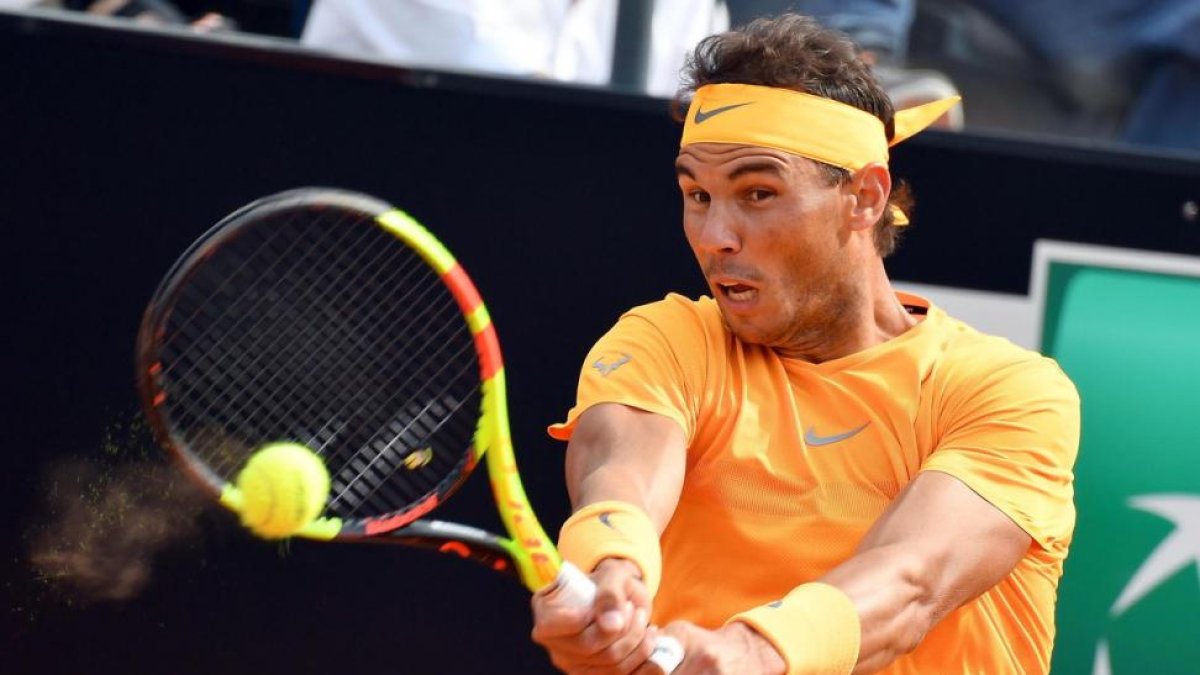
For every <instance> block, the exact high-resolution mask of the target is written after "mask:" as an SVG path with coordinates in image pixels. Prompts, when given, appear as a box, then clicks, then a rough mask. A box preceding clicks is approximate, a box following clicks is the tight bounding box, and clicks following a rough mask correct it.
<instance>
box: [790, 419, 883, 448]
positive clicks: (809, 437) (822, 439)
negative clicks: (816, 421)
mask: <svg viewBox="0 0 1200 675" xmlns="http://www.w3.org/2000/svg"><path fill="white" fill-rule="evenodd" d="M869 424H870V422H863V424H862V426H860V427H858V428H857V429H851V430H850V431H844V432H842V433H840V434H834V435H832V436H818V435H817V428H816V427H809V428H808V431H806V432H804V442H805V443H806V444H808V445H814V446H822V445H832V444H833V443H837V442H838V441H844V440H846V439H847V438H850V437H851V436H853V435H855V434H857V433H858V432H860V431H862V430H863V429H866V428H867V425H869Z"/></svg>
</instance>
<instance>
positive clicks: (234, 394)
mask: <svg viewBox="0 0 1200 675" xmlns="http://www.w3.org/2000/svg"><path fill="white" fill-rule="evenodd" d="M136 362H137V384H138V389H139V393H140V396H141V398H142V402H143V407H144V409H145V411H146V414H147V418H148V420H149V423H150V425H151V426H152V428H153V429H154V431H155V433H156V436H157V437H158V440H159V441H160V443H161V444H162V445H163V446H164V447H165V448H166V449H167V450H168V451H169V452H170V454H171V455H172V456H173V457H174V458H175V459H176V460H177V461H178V462H179V463H180V464H182V465H183V467H184V468H185V469H186V470H187V471H188V473H189V474H191V475H192V477H193V478H195V479H196V480H197V482H198V483H199V484H200V485H201V486H203V487H204V488H206V489H207V490H208V491H209V492H210V493H212V494H213V496H215V497H217V498H218V499H220V500H221V501H222V503H224V504H226V505H227V506H230V507H231V508H232V507H233V506H234V505H235V504H236V501H237V500H236V497H235V495H236V488H235V487H234V485H233V484H234V481H235V480H236V475H237V472H238V471H239V470H240V469H241V467H242V465H243V464H244V463H245V460H246V459H247V458H248V457H249V456H250V455H251V454H252V453H253V452H254V451H256V450H257V449H258V448H260V447H262V446H263V445H266V444H268V443H272V442H277V441H294V442H298V443H302V444H304V445H306V446H308V447H310V448H312V449H313V450H314V451H315V452H316V453H317V454H318V455H319V456H320V457H321V458H322V459H323V460H324V462H325V464H326V466H327V468H328V470H329V473H330V476H331V478H332V491H331V497H330V500H329V502H328V504H327V505H326V509H325V513H324V514H323V516H322V517H321V518H319V519H318V520H317V521H316V522H315V523H313V524H312V525H310V526H309V527H307V528H305V530H304V531H302V532H301V533H300V534H301V535H302V536H308V537H313V538H319V539H334V538H356V537H364V536H370V535H374V534H380V533H385V532H389V531H392V530H395V529H397V528H400V527H403V526H404V525H407V524H408V523H411V522H413V521H414V520H416V519H417V518H419V517H421V516H422V515H424V514H426V513H428V512H429V511H431V510H432V509H433V508H434V507H436V506H437V505H438V504H440V503H442V502H444V501H445V500H446V499H447V498H448V497H449V496H450V495H451V494H453V492H454V491H455V490H456V489H457V488H458V487H459V486H460V485H461V484H462V482H463V481H464V480H466V478H467V477H468V475H469V474H470V472H471V470H472V469H473V468H474V467H475V465H476V464H477V463H478V460H479V459H480V457H481V456H482V454H483V452H484V450H485V449H486V448H487V447H488V445H489V444H491V443H492V441H493V439H492V438H490V436H491V434H493V433H494V431H495V428H496V425H494V424H490V423H487V424H484V423H480V420H481V419H485V420H486V414H485V411H487V410H493V409H495V408H496V402H495V401H494V400H492V401H487V400H485V398H488V397H494V395H495V393H496V392H495V387H494V386H484V384H485V383H487V382H488V381H489V378H493V377H494V376H495V374H496V373H497V372H498V371H500V370H501V369H502V363H501V362H500V349H499V343H498V341H497V339H496V335H495V330H494V328H493V327H492V326H491V322H490V318H489V317H488V316H487V310H486V308H485V307H483V304H482V301H481V300H480V298H479V294H478V293H477V292H476V291H475V288H474V285H473V284H472V283H471V281H470V279H469V278H468V277H467V275H466V274H465V272H463V271H462V268H461V267H460V266H459V265H458V264H457V262H456V261H455V260H454V258H453V256H451V255H450V253H449V252H448V251H447V250H446V249H445V247H443V246H442V245H441V244H440V243H438V242H437V240H436V239H435V238H434V237H433V236H432V235H430V234H429V233H428V232H427V231H426V230H425V229H424V228H423V227H421V226H420V225H419V224H418V223H416V221H415V220H413V219H412V218H410V217H409V216H407V215H406V214H404V213H402V212H400V211H398V210H396V209H394V208H392V207H391V206H390V205H388V204H387V203H385V202H382V201H380V200H377V199H374V198H372V197H368V196H366V195H361V194H357V193H352V192H347V191H342V190H335V189H328V188H304V189H300V190H292V191H288V192H284V193H280V194H276V195H272V196H270V197H266V198H264V199H260V200H258V201H256V202H254V203H252V204H249V205H247V206H245V207H243V208H241V209H239V210H238V211H236V212H234V213H232V214H230V215H229V216H227V217H226V218H225V219H223V220H222V221H221V222H219V223H218V224H217V225H215V226H214V227H213V228H212V229H210V230H209V231H208V232H207V233H205V234H204V235H203V236H202V237H201V238H200V239H199V240H197V242H196V243H195V244H193V245H192V247H191V248H190V249H189V250H188V251H187V252H186V253H185V254H184V255H183V256H182V257H180V259H179V260H178V261H177V262H176V263H175V265H174V266H173V267H172V268H171V270H170V271H169V272H168V274H167V275H166V277H165V278H164V279H163V281H162V282H161V284H160V285H159V287H158V289H157V290H156V292H155V293H154V296H153V298H152V299H151V301H150V302H149V304H148V306H147V308H146V311H145V314H144V316H143V319H142V323H141V326H140V329H139V332H138V341H137V348H136ZM499 393H500V394H501V395H502V394H503V392H502V391H501V392H499Z"/></svg>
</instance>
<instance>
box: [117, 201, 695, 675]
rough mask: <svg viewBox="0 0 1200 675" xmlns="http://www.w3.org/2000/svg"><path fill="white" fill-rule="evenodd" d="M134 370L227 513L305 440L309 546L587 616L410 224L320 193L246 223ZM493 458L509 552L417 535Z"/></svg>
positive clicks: (215, 244) (188, 258)
mask: <svg viewBox="0 0 1200 675" xmlns="http://www.w3.org/2000/svg"><path fill="white" fill-rule="evenodd" d="M136 361H137V383H138V389H139V393H140V395H141V399H142V404H143V408H144V410H145V413H146V416H147V418H148V420H149V423H150V425H151V427H152V428H153V429H154V432H155V435H156V437H157V438H158V440H159V442H160V443H161V444H162V445H163V446H164V447H165V448H166V450H167V451H168V452H169V454H170V455H171V456H172V457H173V459H174V460H176V461H177V462H178V463H179V464H180V465H181V466H182V467H183V468H184V469H185V470H186V472H187V473H188V474H189V475H190V476H191V477H192V478H193V479H195V480H196V482H198V484H199V485H200V486H202V487H203V488H204V489H205V490H207V491H208V492H209V493H210V494H211V495H212V496H213V497H214V498H216V499H217V500H218V501H220V503H222V504H223V505H225V506H226V507H228V508H230V509H233V510H235V511H236V506H237V503H238V501H239V499H238V496H237V488H236V487H235V486H234V485H233V482H234V480H235V477H236V475H237V473H238V471H239V470H240V469H241V467H242V466H243V465H244V464H245V462H246V460H247V459H248V458H249V456H250V455H251V454H253V453H254V452H255V451H256V450H258V449H259V448H260V447H262V446H263V445H266V444H268V443H271V442H276V441H294V442H298V443H302V444H304V445H306V446H308V447H309V448H311V449H313V450H314V451H315V452H316V453H317V454H318V455H319V456H320V457H321V458H322V459H323V460H324V462H325V465H326V467H327V468H328V470H329V473H330V477H331V483H332V489H331V496H330V499H329V501H328V503H327V505H326V508H325V512H324V514H323V515H322V516H321V517H320V518H318V519H317V520H316V521H315V522H313V523H311V524H310V525H308V526H306V527H305V528H304V529H303V530H301V531H300V532H299V533H298V535H297V536H302V537H306V538H309V539H316V540H324V541H343V542H345V541H374V542H388V543H397V544H404V545H408V546H415V547H418V548H425V549H433V550H436V551H440V552H442V553H447V554H451V555H456V556H460V557H463V558H468V559H471V560H474V561H476V562H479V563H481V564H483V565H486V566H488V567H490V568H491V569H493V570H496V571H498V572H502V573H506V574H510V575H513V576H516V577H517V578H519V580H520V581H521V583H523V584H524V585H525V586H526V587H527V588H529V589H530V590H533V591H536V590H538V589H541V588H544V587H546V586H548V585H549V584H556V588H555V592H556V593H559V594H561V597H563V598H564V599H565V601H567V602H572V603H575V604H577V605H580V606H584V605H590V604H591V603H592V600H593V598H594V597H595V586H594V585H593V584H592V582H591V580H590V579H589V578H588V577H587V576H586V575H585V574H583V573H582V572H580V571H579V570H578V569H576V568H574V567H573V566H570V565H569V564H567V563H563V561H562V560H561V558H560V557H559V555H558V552H557V551H556V550H555V548H554V545H553V543H552V542H551V540H550V539H549V538H548V537H547V536H546V533H545V531H544V530H543V529H542V526H541V524H540V523H539V522H538V520H537V517H536V516H535V515H534V513H533V510H532V509H531V507H530V504H529V500H528V498H527V497H526V495H525V490H524V488H523V487H522V484H521V479H520V476H519V474H518V473H517V465H516V462H515V459H514V456H513V449H512V441H511V439H510V435H509V423H508V410H507V407H508V405H507V399H506V393H505V375H504V362H503V359H502V357H501V352H500V343H499V342H498V340H497V337H496V329H495V326H494V325H493V324H492V321H491V318H490V316H489V314H488V310H487V307H486V306H485V305H484V303H483V300H482V299H481V297H480V295H479V293H478V291H477V290H476V289H475V286H474V284H473V283H472V282H471V280H470V278H469V277H468V276H467V274H466V272H465V271H464V270H463V268H462V266H460V265H459V264H458V262H457V261H456V260H455V259H454V257H453V255H451V253H450V252H449V251H448V250H447V249H446V248H445V247H444V246H443V245H442V244H441V243H440V242H439V241H438V240H437V239H436V238H435V237H434V236H433V235H432V234H431V233H430V232H429V231H428V230H426V229H425V228H424V227H422V226H421V225H420V224H419V223H417V222H416V221H415V220H413V219H412V218H411V217H409V216H408V215H407V214H405V213H404V212H402V211H400V210H397V209H395V208H393V207H392V206H390V205H388V204H386V203H384V202H382V201H380V200H378V199H375V198H372V197H369V196H366V195H362V194H357V193H352V192H346V191H341V190H333V189H325V188H305V189H300V190H292V191H289V192H283V193H280V194H276V195H273V196H270V197H266V198H264V199H260V200H258V201H256V202H253V203H251V204H249V205H247V206H245V207H243V208H241V209H239V210H237V211H235V212H234V213H232V214H230V215H229V216H227V217H226V218H225V219H223V220H222V221H221V222H219V223H217V225H215V226H214V227H213V228H212V229H210V230H209V231H208V232H207V233H205V234H204V235H203V236H202V237H200V239H199V240H197V241H196V242H195V243H194V244H192V246H191V248H189V249H188V250H187V251H186V252H185V253H184V254H183V255H182V256H181V257H180V258H179V260H178V261H176V263H175V265H174V266H173V267H172V268H171V270H170V271H169V272H168V273H167V275H166V277H165V278H164V279H163V281H162V282H161V283H160V285H159V287H158V289H157V290H156V292H155V293H154V296H153V298H152V299H151V300H150V303H149V305H148V306H147V308H146V311H145V314H144V316H143V318H142V323H141V327H140V330H139V332H138V340H137V351H136ZM481 459H484V460H485V461H486V462H487V469H488V474H489V477H490V479H491V485H492V490H493V496H494V497H495V502H496V507H497V509H498V510H499V513H500V517H501V520H502V521H503V523H504V526H505V528H506V529H507V532H508V536H499V535H496V534H493V533H490V532H487V531H484V530H481V529H479V528H475V527H469V526H466V525H461V524H457V523H449V522H444V521H439V520H425V519H422V517H423V516H426V515H427V514H429V513H430V512H432V511H434V510H435V509H436V508H437V507H438V506H439V505H440V504H442V503H444V502H445V501H446V499H447V498H449V497H450V495H451V494H453V493H454V491H455V490H456V489H457V488H458V487H459V486H460V485H462V484H463V482H464V481H465V480H466V479H467V477H468V476H469V475H470V473H471V471H472V470H473V469H474V468H475V466H476V465H477V464H478V463H479V462H480V460H481ZM682 656H683V654H682V649H681V647H680V646H679V644H678V643H677V642H675V641H674V640H672V639H670V638H664V639H663V640H661V641H660V642H659V643H658V644H657V646H656V650H655V653H654V656H653V657H652V658H651V660H652V661H654V662H655V663H656V664H658V665H659V667H660V668H661V669H662V670H663V671H664V672H667V673H669V672H671V671H672V670H673V669H674V668H675V666H676V665H678V663H679V661H680V660H682Z"/></svg>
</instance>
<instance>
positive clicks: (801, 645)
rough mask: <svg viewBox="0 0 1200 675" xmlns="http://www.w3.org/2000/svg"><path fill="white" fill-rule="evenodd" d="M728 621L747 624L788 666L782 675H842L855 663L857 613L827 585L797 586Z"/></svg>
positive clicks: (858, 637)
mask: <svg viewBox="0 0 1200 675" xmlns="http://www.w3.org/2000/svg"><path fill="white" fill-rule="evenodd" d="M730 621H741V622H743V623H747V624H749V625H750V626H751V627H753V628H754V630H756V631H758V632H759V633H760V634H762V636H763V637H765V638H766V639H767V640H768V641H770V643H771V644H772V645H773V646H774V647H775V649H776V650H777V651H778V652H779V653H780V655H781V656H783V660H784V661H786V662H787V675H847V674H848V673H850V671H852V670H854V665H855V664H856V663H858V650H859V646H860V641H861V639H862V626H861V622H860V620H859V618H858V610H857V609H855V608H854V603H853V602H851V601H850V598H848V597H846V594H845V593H843V592H842V591H841V590H840V589H838V588H836V587H834V586H830V585H829V584H821V583H811V584H801V585H800V586H797V587H796V588H794V589H792V591H791V592H790V593H788V594H787V595H786V596H784V598H783V599H782V600H776V601H775V602H772V603H769V604H766V605H762V606H760V607H755V608H754V609H751V610H749V611H746V612H742V613H741V614H736V615H734V616H733V618H731V619H730Z"/></svg>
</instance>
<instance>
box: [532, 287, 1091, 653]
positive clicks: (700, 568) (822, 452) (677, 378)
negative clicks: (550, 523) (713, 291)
mask: <svg viewBox="0 0 1200 675" xmlns="http://www.w3.org/2000/svg"><path fill="white" fill-rule="evenodd" d="M899 296H900V299H901V301H902V302H904V303H905V305H907V306H909V307H910V308H912V309H913V311H914V313H915V314H918V315H919V314H921V313H923V312H926V314H925V317H924V319H923V320H921V321H920V323H918V324H917V325H916V326H915V327H913V328H911V329H910V330H908V331H907V332H905V333H904V334H902V335H900V336H898V337H896V338H894V339H892V340H889V341H887V342H885V343H883V344H880V345H877V346H875V347H872V348H870V349H867V350H864V351H861V352H858V353H855V354H851V355H849V356H846V357H843V358H840V359H836V360H833V361H827V362H825V363H819V364H813V363H809V362H806V361H801V360H795V359H787V358H781V357H780V356H778V355H777V354H776V353H775V352H774V351H773V350H771V349H769V348H765V347H762V346H758V345H750V344H744V343H742V342H741V341H739V340H737V339H736V338H735V337H734V336H733V335H732V334H731V333H730V332H729V330H728V329H727V328H726V327H725V325H724V322H723V321H722V319H721V315H720V310H719V309H718V307H717V305H716V303H715V302H713V300H712V299H711V298H702V299H700V300H699V301H693V300H689V299H687V298H684V297H682V296H678V295H670V296H668V297H667V298H666V299H664V300H662V301H659V302H656V303H652V304H649V305H645V306H642V307H638V308H635V309H633V310H631V311H630V312H628V313H626V314H625V315H624V316H623V317H622V318H621V320H620V321H618V322H617V324H616V326H614V327H613V328H612V330H610V331H609V332H608V333H607V334H606V335H605V336H604V337H603V338H601V339H600V341H599V342H598V343H597V344H596V345H595V347H594V348H593V349H592V351H591V352H590V353H589V355H588V357H587V361H586V362H585V364H584V367H583V370H582V373H581V375H580V379H579V390H578V400H577V403H576V405H575V407H574V408H572V409H571V411H570V413H569V414H568V416H567V420H566V422H564V423H563V424H560V425H554V426H552V427H551V428H550V433H551V435H553V436H555V437H556V438H559V439H566V438H568V437H569V436H570V433H571V430H572V429H573V427H574V424H575V423H576V421H577V419H578V416H579V414H580V413H582V412H583V411H584V410H586V409H587V408H588V407H590V406H592V405H595V404H597V403H602V402H616V403H623V404H625V405H629V406H632V407H635V408H639V409H643V410H647V411H650V412H655V413H658V414H661V415H665V416H667V417H669V418H671V419H673V420H675V421H676V422H677V423H678V424H679V426H680V427H681V428H682V429H683V430H684V433H685V434H686V436H687V441H688V456H687V473H686V478H685V479H684V485H683V492H682V495H681V497H680V501H679V505H678V508H677V509H676V511H675V514H674V516H673V517H672V519H671V522H670V523H669V524H668V526H667V528H666V531H665V532H664V533H663V536H662V549H663V575H662V585H661V587H660V589H659V592H658V595H657V597H656V599H655V606H654V620H655V622H656V623H658V624H660V625H662V624H664V623H667V622H669V621H671V620H674V619H687V620H689V621H693V622H695V623H697V624H699V625H701V626H706V627H717V626H720V625H721V624H722V623H724V622H725V620H726V619H728V618H729V617H730V616H731V615H733V614H735V613H737V612H739V611H742V610H745V609H749V608H751V607H754V606H757V605H760V604H763V603H766V602H770V601H772V600H775V599H777V598H779V597H782V596H783V595H784V594H785V593H787V592H788V591H789V590H790V589H792V588H794V587H795V586H797V585H799V584H802V583H805V582H808V581H812V580H814V579H816V578H817V577H819V576H821V575H822V574H824V573H826V572H828V571H829V570H830V569H831V568H833V567H835V566H837V565H838V564H839V563H841V562H843V561H845V560H846V559H847V558H849V557H850V556H851V555H852V554H853V552H854V550H855V547H856V546H857V545H858V543H859V541H860V540H861V539H862V537H863V535H864V534H865V533H866V531H867V530H868V528H870V527H871V525H872V524H873V523H874V522H875V520H876V518H877V517H878V516H879V515H880V514H881V513H882V512H883V510H884V509H885V508H886V507H887V505H888V503H889V502H890V501H891V500H892V499H893V498H894V497H895V496H896V495H897V493H899V491H900V489H901V488H902V487H904V485H905V484H907V483H908V482H909V481H911V480H912V479H913V478H914V477H915V476H916V475H917V474H918V473H919V472H921V471H929V470H936V471H942V472H945V473H948V474H950V475H952V476H955V477H956V478H958V479H959V480H961V481H962V482H963V483H965V484H966V485H968V486H969V487H970V488H971V489H972V490H974V491H975V492H977V493H978V494H979V495H980V496H982V497H983V498H984V499H986V500H988V501H989V502H990V503H992V504H993V505H994V506H995V507H996V508H998V509H999V510H1001V511H1002V512H1004V513H1005V514H1006V515H1008V516H1009V517H1010V518H1011V519H1012V520H1013V521H1014V522H1016V523H1017V525H1019V526H1020V527H1021V528H1022V529H1024V530H1025V531H1026V532H1027V533H1029V535H1030V537H1032V538H1033V541H1034V543H1033V544H1032V545H1031V547H1030V549H1029V551H1028V552H1027V553H1026V555H1025V556H1024V558H1022V559H1021V561H1020V562H1019V563H1018V565H1017V567H1016V569H1014V570H1013V572H1012V573H1011V574H1009V575H1008V577H1006V578H1005V579H1004V580H1002V581H1001V582H1000V583H999V584H997V585H996V586H995V587H993V588H992V589H991V590H989V591H987V592H986V593H984V594H983V595H982V596H980V597H979V598H977V599H975V600H973V601H971V602H969V603H967V604H966V605H964V606H963V607H961V608H959V609H958V610H956V611H954V612H953V613H951V614H950V615H949V616H947V617H946V618H945V619H944V620H943V621H942V622H941V623H940V624H939V625H938V626H937V627H935V628H934V629H933V630H932V631H930V632H929V634H928V635H927V636H926V637H925V639H924V640H923V641H922V643H921V644H920V645H919V646H918V647H917V649H916V650H914V651H913V652H912V653H910V654H907V655H905V656H903V657H901V658H899V659H898V660H897V661H895V662H894V663H893V664H892V665H891V666H890V667H889V668H887V669H886V670H885V671H883V672H885V673H895V674H901V673H905V674H907V673H924V674H929V673H938V674H950V673H988V674H999V673H1045V672H1047V671H1048V670H1049V667H1050V651H1051V646H1052V644H1053V641H1054V601H1055V596H1056V590H1057V587H1058V580H1059V578H1060V577H1061V575H1062V565H1063V559H1064V558H1065V557H1066V555H1067V547H1068V545H1069V544H1070V541H1071V533H1072V530H1073V529H1074V524H1075V509H1074V505H1073V503H1072V497H1073V488H1072V479H1073V476H1072V470H1071V467H1072V465H1073V464H1074V460H1075V454H1076V451H1077V447H1078V434H1079V399H1078V395H1077V394H1076V392H1075V388H1074V386H1073V385H1072V384H1071V383H1070V381H1069V380H1068V379H1067V378H1066V376H1065V375H1064V374H1063V373H1062V371H1061V370H1060V369H1059V368H1058V366H1057V365H1056V364H1055V363H1054V362H1053V361H1052V360H1050V359H1047V358H1044V357H1042V356H1039V355H1038V354H1035V353H1033V352H1030V351H1028V350H1025V349H1021V348H1019V347H1017V346H1015V345H1013V344H1011V343H1010V342H1008V341H1006V340H1004V339H1002V338H997V337H992V336H987V335H983V334H981V333H979V332H977V331H975V330H974V329H972V328H970V327H968V326H967V325H965V324H963V323H962V322H959V321H957V320H955V319H952V318H950V317H949V316H947V315H946V314H945V313H944V312H942V311H941V310H940V309H938V308H936V307H931V306H930V305H929V303H928V301H926V300H924V299H922V298H918V297H915V296H911V295H907V294H899ZM945 517H946V518H947V519H950V518H954V514H952V513H948V514H946V515H945ZM930 527H937V523H930Z"/></svg>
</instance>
